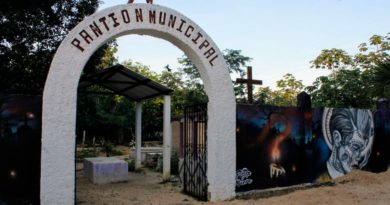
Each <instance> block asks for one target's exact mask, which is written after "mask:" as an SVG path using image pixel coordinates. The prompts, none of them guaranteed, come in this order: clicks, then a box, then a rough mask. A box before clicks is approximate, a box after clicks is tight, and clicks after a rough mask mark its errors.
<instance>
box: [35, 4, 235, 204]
mask: <svg viewBox="0 0 390 205" xmlns="http://www.w3.org/2000/svg"><path fill="white" fill-rule="evenodd" d="M154 11H155V13H154ZM165 15H166V18H165V22H164V21H163V20H164V16H165ZM154 20H155V21H154ZM129 34H138V35H149V36H153V37H156V38H161V39H164V40H166V41H169V42H171V43H172V44H174V45H175V46H177V47H178V48H179V49H181V50H182V51H184V52H185V54H186V55H187V56H188V57H189V58H190V59H191V60H192V62H193V63H194V64H195V65H196V66H197V68H198V69H199V72H200V74H201V77H202V80H203V83H204V85H205V89H206V93H207V95H208V97H209V103H208V120H209V121H208V170H207V177H208V182H209V198H210V200H211V201H215V200H223V199H229V198H231V197H234V196H235V168H236V153H235V150H236V146H235V143H236V142H235V127H236V124H235V119H236V116H235V114H236V112H235V110H236V104H235V98H234V92H233V87H232V83H231V79H230V76H229V72H228V70H227V65H226V62H225V61H224V59H223V56H222V53H221V51H220V50H219V49H218V47H217V46H216V45H215V43H214V42H213V40H212V39H211V38H210V37H209V36H208V35H207V34H206V33H205V32H204V31H203V30H202V29H201V28H200V27H199V26H198V25H196V24H195V23H194V22H193V21H191V20H190V19H188V18H187V17H185V16H184V15H182V14H180V13H179V12H177V11H174V10H172V9H169V8H166V7H163V6H159V5H150V4H128V5H118V6H114V7H111V8H107V9H105V10H102V11H100V12H97V13H95V14H93V15H91V16H89V17H87V18H85V19H84V20H83V21H82V22H81V23H79V24H78V25H77V26H76V27H75V28H74V29H73V30H72V31H71V32H70V33H69V34H68V36H67V37H66V38H65V39H64V40H63V42H62V43H61V45H60V47H59V48H58V50H57V52H56V54H55V56H54V58H53V61H52V64H51V67H50V71H49V74H48V77H47V81H46V84H45V89H44V93H43V113H42V115H43V116H42V117H43V118H42V157H41V161H42V162H41V204H43V205H46V204H50V205H51V204H66V205H68V204H74V202H75V201H74V200H75V165H74V163H75V140H76V139H75V127H76V109H77V105H76V104H77V87H78V81H79V78H80V75H81V72H82V70H83V68H84V66H85V64H86V62H87V61H88V59H89V58H90V56H91V55H92V54H93V53H94V52H95V51H96V50H97V49H98V48H99V47H100V46H102V45H103V44H104V43H106V42H107V41H109V40H112V39H115V38H117V37H119V36H123V35H129ZM129 46H131V45H129Z"/></svg>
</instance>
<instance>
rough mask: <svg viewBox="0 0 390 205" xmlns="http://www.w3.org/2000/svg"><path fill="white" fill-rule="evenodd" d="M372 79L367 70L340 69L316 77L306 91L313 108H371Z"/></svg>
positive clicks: (370, 73)
mask: <svg viewBox="0 0 390 205" xmlns="http://www.w3.org/2000/svg"><path fill="white" fill-rule="evenodd" d="M372 78H373V75H372V72H371V71H369V70H365V71H362V70H361V69H340V70H335V71H333V72H332V74H330V75H329V76H321V77H318V78H317V79H316V80H315V81H314V83H313V85H311V86H308V87H306V90H307V91H308V93H310V95H311V96H312V104H313V106H321V107H338V108H346V107H353V108H372V106H373V98H372V95H371V93H372V89H373V85H372V84H371V83H370V82H372Z"/></svg>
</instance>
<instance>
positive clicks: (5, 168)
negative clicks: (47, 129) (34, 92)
mask: <svg viewBox="0 0 390 205" xmlns="http://www.w3.org/2000/svg"><path fill="white" fill-rule="evenodd" d="M41 106H42V97H41V96H26V95H9V94H4V95H0V204H39V188H40V165H41V159H40V158H41Z"/></svg>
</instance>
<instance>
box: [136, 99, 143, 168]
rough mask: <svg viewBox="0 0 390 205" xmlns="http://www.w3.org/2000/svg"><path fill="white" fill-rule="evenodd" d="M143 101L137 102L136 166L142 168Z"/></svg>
mask: <svg viewBox="0 0 390 205" xmlns="http://www.w3.org/2000/svg"><path fill="white" fill-rule="evenodd" d="M141 136H142V103H141V102H137V103H136V104H135V168H136V169H139V168H141V160H142V158H141V143H142V142H141Z"/></svg>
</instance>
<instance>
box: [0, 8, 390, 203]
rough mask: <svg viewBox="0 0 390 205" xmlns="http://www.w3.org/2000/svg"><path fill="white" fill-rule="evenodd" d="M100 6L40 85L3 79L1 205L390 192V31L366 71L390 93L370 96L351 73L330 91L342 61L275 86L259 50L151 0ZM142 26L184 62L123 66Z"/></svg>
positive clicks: (383, 196)
mask: <svg viewBox="0 0 390 205" xmlns="http://www.w3.org/2000/svg"><path fill="white" fill-rule="evenodd" d="M126 3H127V2H126ZM96 5H97V4H96ZM96 5H95V8H94V9H92V10H91V11H90V12H89V13H87V14H83V15H84V16H88V17H86V18H84V16H83V18H80V19H78V21H77V22H74V24H72V27H71V28H69V29H68V31H67V32H66V33H67V35H65V36H64V38H62V39H61V41H59V42H58V45H56V46H57V47H56V49H54V50H55V53H54V52H53V53H51V55H50V62H51V65H50V64H48V69H47V73H48V74H47V78H46V77H45V80H46V81H45V80H43V81H42V82H43V83H42V85H41V87H40V89H37V90H38V91H37V92H32V91H29V90H28V89H27V88H26V90H25V92H18V91H17V89H16V88H15V89H8V90H7V88H4V89H2V90H0V205H11V204H34V205H35V204H207V203H208V202H207V201H212V203H213V204H271V203H274V204H286V203H288V204H301V203H302V202H308V203H311V204H316V203H325V202H326V200H328V199H327V198H332V197H333V198H334V200H341V201H343V202H345V204H367V203H369V202H372V201H374V202H373V203H374V204H388V203H389V202H390V170H389V167H390V150H389V148H388V147H390V103H389V98H390V95H389V93H390V92H389V88H390V75H389V73H390V66H389V65H390V57H389V51H390V46H389V45H390V36H385V37H382V38H380V40H381V41H380V42H381V43H383V45H386V46H387V47H384V48H383V49H382V50H381V55H383V56H382V57H383V58H379V60H377V61H374V62H369V63H367V64H365V65H370V66H373V68H371V67H370V68H365V69H366V70H365V71H369V70H370V69H373V71H372V72H369V73H370V75H373V76H371V77H370V78H363V77H362V78H363V79H365V80H366V79H371V80H372V79H377V80H378V79H380V77H382V78H383V79H382V81H380V80H378V81H377V82H375V83H376V84H374V82H372V85H375V86H376V87H378V90H379V91H378V92H377V90H375V89H374V88H370V89H372V90H373V91H372V93H371V96H370V97H365V98H364V99H368V100H367V101H364V100H361V101H359V100H357V99H358V98H353V97H351V98H348V99H347V97H345V96H343V97H344V98H343V97H339V96H341V95H343V94H345V93H346V90H348V89H352V86H350V85H349V84H347V85H346V86H345V90H343V92H342V93H338V96H335V95H333V96H332V95H330V94H329V93H333V94H334V93H335V92H333V91H332V90H331V91H330V92H329V93H328V94H329V95H325V94H322V93H321V89H322V88H321V87H320V86H319V84H321V85H325V84H326V82H330V81H331V79H332V77H333V78H335V79H336V81H342V82H347V80H345V81H344V80H340V79H337V78H336V77H337V76H343V73H342V72H343V71H339V72H340V73H338V71H337V70H336V69H335V71H334V73H333V74H331V75H330V76H328V77H327V78H326V79H327V80H328V81H326V82H325V81H321V83H319V81H320V78H319V80H317V84H315V83H314V84H313V85H312V86H307V87H306V88H305V87H304V86H303V84H302V82H301V81H299V80H296V79H295V78H294V76H292V75H291V74H290V75H288V74H287V75H286V76H284V77H285V78H284V79H282V80H280V81H278V86H279V87H278V89H279V90H275V91H272V90H271V89H270V88H269V87H265V85H264V82H263V81H262V80H259V79H255V77H254V76H253V69H256V68H253V67H251V66H248V65H249V62H250V60H251V58H249V57H246V56H244V55H243V54H242V53H241V51H240V50H233V49H232V50H229V49H227V50H224V51H223V52H222V51H220V50H219V49H218V47H217V46H216V44H215V43H214V42H213V41H212V39H211V38H210V37H209V36H208V35H207V34H206V33H205V31H203V30H202V29H201V28H200V27H199V26H197V25H196V24H195V23H194V22H192V21H191V20H190V19H188V18H187V17H186V16H184V15H182V14H180V13H179V12H177V11H175V10H172V9H170V8H166V7H164V6H160V5H156V4H153V1H147V4H144V2H142V3H139V2H138V3H137V2H136V3H133V1H129V3H128V4H124V5H118V6H114V7H112V8H108V9H105V10H102V11H97V12H96ZM135 34H137V35H149V36H153V37H157V38H160V39H162V40H166V41H168V42H170V43H172V44H174V45H175V46H176V47H178V48H179V49H181V50H182V51H183V52H184V53H185V54H186V55H187V56H184V57H182V58H180V59H179V62H181V66H182V67H183V68H184V69H181V70H180V69H179V71H172V68H170V67H169V65H167V66H166V67H165V68H164V70H163V71H162V72H161V73H157V72H154V71H152V70H151V69H150V68H149V67H148V66H144V65H142V64H141V63H138V62H133V61H131V60H129V61H125V62H121V63H119V62H118V60H117V59H115V56H114V55H115V52H116V42H115V41H116V38H117V37H118V36H122V35H135ZM60 43H61V44H60ZM0 44H1V43H0ZM1 45H2V44H1ZM381 45H382V44H381ZM378 47H380V46H378ZM382 47H383V46H382ZM0 54H1V53H0ZM2 59H3V58H2ZM102 59H106V60H105V61H104V60H102ZM107 59H109V60H107ZM225 59H228V60H227V61H225ZM232 59H233V60H232ZM359 59H363V58H362V57H361V56H360V58H359ZM364 59H365V58H364ZM317 60H318V59H317ZM232 61H234V62H232ZM359 62H360V61H359ZM324 64H325V66H327V65H329V64H326V62H325V63H323V64H321V63H318V62H317V64H316V61H313V66H324ZM335 64H337V65H338V62H332V63H331V64H330V65H329V66H334V65H335ZM351 64H352V63H351ZM234 65H236V69H235V70H234V69H232V68H234ZM237 65H238V66H237ZM68 66H69V67H70V68H68ZM83 66H84V67H83ZM67 69H68V70H67ZM229 69H230V70H229ZM375 69H376V70H375ZM381 71H382V73H380V72H381ZM345 72H346V73H347V74H346V75H344V77H345V76H352V74H351V73H349V71H345ZM351 72H352V71H351ZM230 73H235V74H236V75H239V77H238V78H236V79H233V78H231V77H230ZM363 73H364V72H362V73H361V75H364V74H363ZM378 73H379V74H378ZM383 73H387V76H385V75H383ZM375 75H376V76H375ZM45 76H46V74H45ZM378 76H379V77H378ZM232 79H233V81H232ZM322 79H324V78H322ZM352 81H353V80H352ZM348 82H351V81H348ZM380 82H385V83H384V84H380ZM368 83H371V82H368ZM186 85H187V87H186ZM294 86H295V87H294ZM316 86H317V87H316ZM375 86H373V87H375ZM27 87H29V86H27ZM328 87H329V88H331V87H332V88H333V87H337V86H333V85H332V86H328ZM339 87H340V86H339ZM266 88H268V90H267V89H266ZM365 89H367V90H368V89H369V88H364V89H360V88H358V89H357V90H361V92H363V91H362V90H365ZM370 92H371V90H370ZM324 93H327V92H325V91H324ZM358 93H359V92H356V91H354V94H353V96H356V95H357V94H358ZM324 95H325V97H324ZM345 99H347V100H345ZM362 99H363V98H362ZM68 100H69V101H68ZM338 103H344V104H338ZM359 103H361V104H359ZM365 186H367V188H364V187H365ZM291 198H293V199H297V201H295V200H292V199H291ZM57 199H58V200H57ZM298 199H300V200H298ZM225 200H227V201H225ZM329 200H330V199H329ZM344 200H345V201H344ZM375 200H376V201H375ZM328 202H329V203H334V202H335V201H328Z"/></svg>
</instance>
